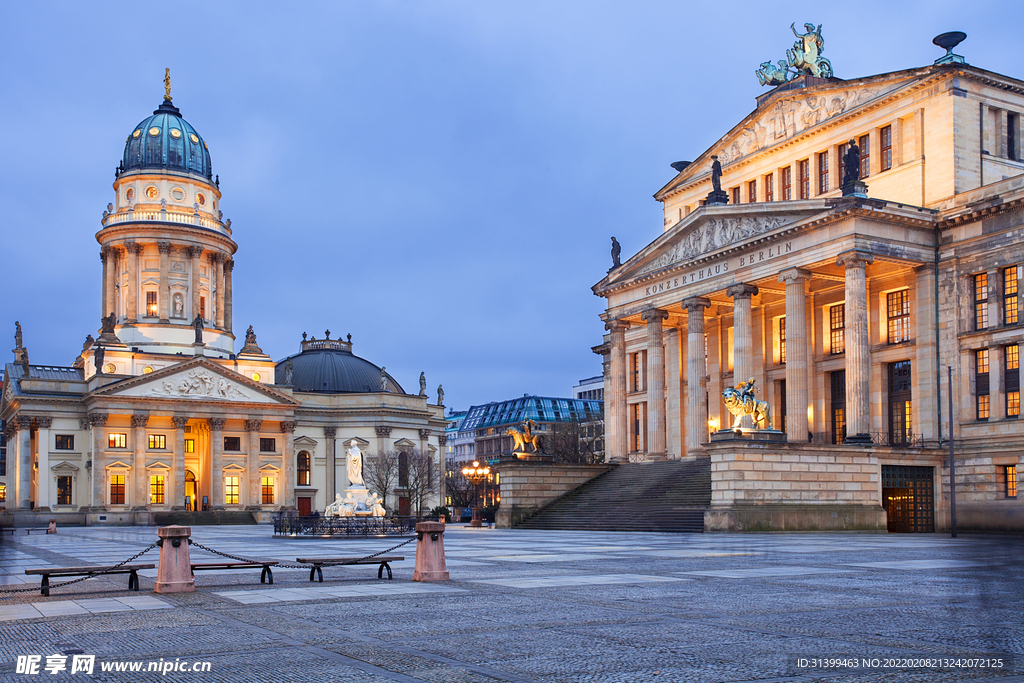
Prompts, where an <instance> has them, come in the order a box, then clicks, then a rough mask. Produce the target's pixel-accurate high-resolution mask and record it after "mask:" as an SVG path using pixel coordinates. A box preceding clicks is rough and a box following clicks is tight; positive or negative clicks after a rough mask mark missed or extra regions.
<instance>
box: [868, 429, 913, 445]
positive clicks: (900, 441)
mask: <svg viewBox="0 0 1024 683" xmlns="http://www.w3.org/2000/svg"><path fill="white" fill-rule="evenodd" d="M871 443H873V444H875V445H876V446H892V447H893V448H922V447H923V446H924V437H922V436H921V435H920V434H904V433H899V434H890V433H889V432H872V433H871Z"/></svg>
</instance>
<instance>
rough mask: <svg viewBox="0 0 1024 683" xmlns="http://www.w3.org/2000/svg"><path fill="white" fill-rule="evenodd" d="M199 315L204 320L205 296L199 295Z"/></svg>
mask: <svg viewBox="0 0 1024 683" xmlns="http://www.w3.org/2000/svg"><path fill="white" fill-rule="evenodd" d="M199 317H200V318H202V319H203V320H206V297H205V296H201V297H199Z"/></svg>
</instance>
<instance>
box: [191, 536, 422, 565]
mask: <svg viewBox="0 0 1024 683" xmlns="http://www.w3.org/2000/svg"><path fill="white" fill-rule="evenodd" d="M416 538H417V537H416V536H413V537H412V538H410V539H408V540H405V541H402V542H401V543H399V544H398V545H396V546H392V547H390V548H388V549H387V550H381V551H380V552H379V553H373V554H372V555H367V556H366V557H360V558H356V559H354V560H346V561H345V562H324V563H321V564H320V566H321V567H336V566H339V565H345V564H356V563H357V562H363V561H365V560H372V559H373V558H375V557H379V556H380V555H384V554H386V553H390V552H391V551H392V550H398V549H399V548H401V547H402V546H403V545H409V544H410V543H412V542H413V541H415V540H416ZM189 544H190V545H194V546H195V547H197V548H199V549H200V550H205V551H206V552H208V553H213V554H214V555H220V556H221V557H226V558H228V559H230V560H237V561H238V562H248V563H250V564H262V561H260V560H251V559H249V558H247V557H239V556H237V555H231V554H229V553H222V552H221V551H219V550H214V549H213V548H209V547H207V546H205V545H203V544H202V543H196V542H195V541H193V540H192V539H189ZM277 566H278V567H283V568H285V569H310V568H312V567H313V566H314V565H311V564H292V563H287V562H279V563H278V564H277Z"/></svg>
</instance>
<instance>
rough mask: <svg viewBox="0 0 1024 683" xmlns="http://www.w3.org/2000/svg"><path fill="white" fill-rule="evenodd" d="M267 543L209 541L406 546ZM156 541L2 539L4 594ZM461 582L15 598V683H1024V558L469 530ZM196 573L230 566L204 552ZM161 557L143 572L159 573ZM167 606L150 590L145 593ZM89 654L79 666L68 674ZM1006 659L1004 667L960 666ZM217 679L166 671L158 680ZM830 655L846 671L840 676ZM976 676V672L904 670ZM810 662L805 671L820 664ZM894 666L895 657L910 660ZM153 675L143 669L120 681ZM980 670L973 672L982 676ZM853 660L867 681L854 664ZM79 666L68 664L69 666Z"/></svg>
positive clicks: (209, 585) (8, 666) (843, 538)
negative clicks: (185, 666)
mask: <svg viewBox="0 0 1024 683" xmlns="http://www.w3.org/2000/svg"><path fill="white" fill-rule="evenodd" d="M271 533H272V530H271V529H270V528H269V527H266V526H258V527H257V526H252V527H195V528H194V529H193V538H194V539H195V540H196V541H198V542H199V543H202V544H204V545H207V546H210V547H212V548H215V549H218V550H221V551H224V552H227V553H230V554H234V555H240V556H244V557H250V558H255V559H280V560H282V561H292V562H293V561H294V560H295V558H296V557H304V556H325V557H326V556H339V555H343V556H357V555H364V554H370V553H374V552H378V551H380V550H383V549H386V548H388V547H390V546H392V545H394V544H395V543H396V541H395V540H394V539H391V538H385V539H361V540H322V539H274V538H272V537H271ZM155 539H156V534H155V530H154V529H152V528H138V527H131V528H95V527H93V528H64V529H61V530H60V533H58V534H57V535H49V536H48V535H43V534H39V535H31V536H28V535H24V536H23V535H15V536H10V535H5V536H3V537H2V540H0V590H3V589H11V588H19V587H20V588H30V587H38V577H27V576H25V575H24V570H25V569H26V568H30V567H45V566H49V565H58V566H71V565H83V564H90V563H96V564H112V563H116V562H119V561H121V560H123V559H125V558H126V557H128V556H130V555H133V554H135V553H137V552H138V551H139V550H142V549H143V548H145V547H146V546H147V545H149V544H150V543H152V542H153V541H154V540H155ZM445 545H446V550H447V559H448V567H449V571H450V572H451V576H452V580H451V581H450V582H444V583H433V584H421V583H414V582H412V580H411V579H412V570H413V559H414V554H415V550H414V545H408V546H405V547H404V548H402V549H401V550H400V551H396V552H398V553H401V554H403V555H404V556H405V558H406V559H405V561H403V562H398V563H395V564H394V565H393V569H394V573H395V579H394V581H390V582H389V581H387V580H382V581H381V580H378V579H377V578H376V576H377V575H376V567H374V566H351V567H327V568H325V569H324V583H322V584H321V583H316V584H310V583H309V581H308V571H307V570H302V569H285V568H280V569H277V570H275V572H274V574H275V583H274V585H273V586H267V585H260V583H259V571H258V570H238V571H231V572H227V571H224V572H207V573H200V574H199V575H197V577H196V585H197V591H196V592H195V593H187V594H175V595H160V596H156V595H155V594H154V593H152V592H151V591H152V587H153V579H154V577H155V575H156V573H155V570H150V571H144V572H141V574H142V577H141V581H142V592H141V593H130V592H128V591H126V590H125V586H126V583H125V578H124V576H123V575H118V576H109V577H98V578H95V579H90V580H88V581H85V582H82V583H79V584H76V585H74V586H68V587H67V588H64V589H62V588H55V589H54V590H53V592H52V595H51V597H49V598H44V597H42V596H41V595H39V592H38V590H30V591H26V592H21V593H15V594H0V681H19V682H22V681H31V680H70V681H83V682H85V681H118V682H128V681H131V682H132V683H134V682H138V681H158V680H161V681H169V680H185V681H255V682H264V681H265V682H267V683H287V682H290V681H316V682H317V683H324V682H327V681H331V682H333V681H366V682H370V683H375V682H378V681H381V682H383V681H437V682H443V683H461V682H466V683H471V682H477V681H515V682H522V683H526V682H532V681H609V682H610V681H624V682H625V681H628V682H630V683H632V682H634V681H701V682H703V681H723V682H725V681H729V682H733V681H815V680H823V681H829V682H830V683H846V682H853V681H857V682H863V681H927V682H932V681H936V682H939V681H973V680H999V681H1020V682H1024V562H1022V560H1024V541H1022V540H1021V539H1019V538H1013V537H991V536H990V537H972V536H961V537H960V538H958V539H950V538H949V537H948V536H947V535H938V534H936V535H875V534H834V535H825V534H770V535H769V534H764V535H757V534H750V535H730V536H723V535H709V534H708V535H700V534H639V533H613V532H607V533H591V532H571V531H547V532H544V531H506V530H495V529H469V528H466V527H463V526H450V527H449V528H448V530H447V532H446V533H445ZM192 558H193V560H195V561H213V560H215V559H219V558H217V557H216V556H212V555H209V554H208V553H206V552H204V551H200V550H198V549H196V548H195V547H193V548H192ZM156 560H157V551H156V550H154V551H152V552H151V553H149V554H147V555H145V556H143V557H142V558H141V559H140V560H139V561H140V562H144V561H148V562H156ZM147 591H150V592H147ZM76 652H81V653H84V654H86V655H95V657H96V664H95V669H94V672H93V674H92V675H91V676H90V675H87V674H84V673H75V674H73V675H72V674H70V672H69V671H62V672H59V673H57V674H49V673H46V672H45V670H43V669H42V668H40V671H41V673H39V674H36V675H23V674H18V673H16V661H17V658H18V656H19V655H41V656H42V660H41V664H40V666H41V667H44V666H45V665H46V657H47V656H48V655H63V654H69V655H71V656H73V653H76ZM71 656H69V658H68V660H69V663H70V660H71ZM968 658H971V659H980V660H989V661H991V660H993V659H1002V660H1003V663H1004V667H1003V668H1001V669H991V668H990V669H985V668H981V667H978V666H967V667H965V666H963V664H964V663H965V661H964V660H966V659H968ZM161 659H162V660H163V661H164V662H174V661H187V662H190V663H191V662H196V661H200V662H209V664H210V666H209V671H207V672H201V673H194V672H187V673H186V672H182V671H178V672H174V671H171V672H169V673H167V674H166V675H163V674H161V673H159V672H156V671H146V670H145V667H146V666H148V663H149V662H159V661H160V660H161ZM815 659H831V660H840V661H839V663H840V664H843V665H844V666H841V667H831V668H822V667H820V666H818V667H815V666H814V663H815V662H814V660H815ZM908 659H909V660H918V661H911V662H910V664H920V661H919V660H922V659H932V660H934V659H952V660H957V659H959V660H960V662H959V664H960V666H959V667H947V668H926V667H922V666H916V667H914V666H897V667H896V668H885V665H886V664H892V663H895V664H905V663H907V662H901V661H899V660H908ZM801 660H807V665H802V664H801ZM887 660H896V661H895V662H892V661H887ZM127 661H141V662H144V664H143V671H142V672H139V673H129V672H124V671H122V672H102V671H101V670H100V668H101V664H103V663H107V664H109V663H112V662H127ZM968 663H970V662H968ZM851 664H856V666H855V667H853V666H850V665H851ZM69 668H70V666H69Z"/></svg>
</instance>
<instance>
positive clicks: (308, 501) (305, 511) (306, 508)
mask: <svg viewBox="0 0 1024 683" xmlns="http://www.w3.org/2000/svg"><path fill="white" fill-rule="evenodd" d="M295 504H296V506H297V507H298V508H299V517H309V516H310V515H311V514H312V513H313V499H312V498H296V499H295Z"/></svg>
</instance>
